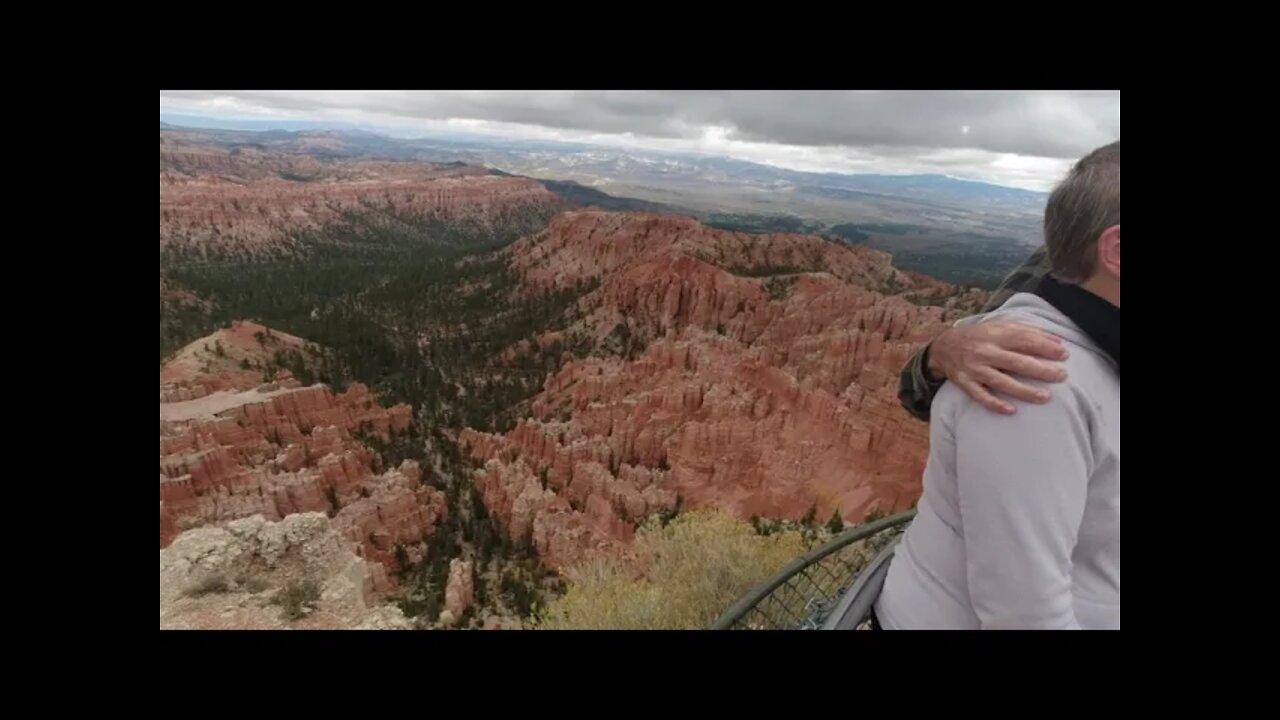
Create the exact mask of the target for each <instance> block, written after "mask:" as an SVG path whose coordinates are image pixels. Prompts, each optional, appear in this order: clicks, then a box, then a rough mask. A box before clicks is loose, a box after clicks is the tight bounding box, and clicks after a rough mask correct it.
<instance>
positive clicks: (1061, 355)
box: [994, 324, 1067, 360]
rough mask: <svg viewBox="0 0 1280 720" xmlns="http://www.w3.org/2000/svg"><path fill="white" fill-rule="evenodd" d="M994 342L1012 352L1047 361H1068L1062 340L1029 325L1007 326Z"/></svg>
mask: <svg viewBox="0 0 1280 720" xmlns="http://www.w3.org/2000/svg"><path fill="white" fill-rule="evenodd" d="M994 341H995V343H996V344H997V345H999V346H1000V347H1001V348H1003V349H1005V350H1009V351H1011V352H1016V353H1022V354H1024V355H1034V356H1036V357H1041V358H1044V359H1046V360H1066V359H1067V349H1066V348H1065V347H1064V346H1063V344H1062V339H1061V338H1059V337H1057V336H1056V335H1051V334H1050V333H1047V332H1044V331H1043V330H1038V329H1036V328H1033V327H1030V326H1028V325H1018V324H1008V325H1005V326H1004V327H1003V328H1001V332H1000V334H999V335H997V336H996V337H995V338H994Z"/></svg>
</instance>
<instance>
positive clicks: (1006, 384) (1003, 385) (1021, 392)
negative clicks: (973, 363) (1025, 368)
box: [975, 368, 1049, 404]
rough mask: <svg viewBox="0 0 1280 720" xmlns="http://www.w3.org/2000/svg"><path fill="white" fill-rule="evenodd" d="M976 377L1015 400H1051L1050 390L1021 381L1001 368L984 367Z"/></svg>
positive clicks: (1037, 401)
mask: <svg viewBox="0 0 1280 720" xmlns="http://www.w3.org/2000/svg"><path fill="white" fill-rule="evenodd" d="M975 379H976V380H977V381H978V382H980V383H982V384H983V385H985V386H986V387H987V388H988V389H989V390H991V391H994V392H998V393H1003V394H1005V395H1008V396H1009V397H1011V398H1013V399H1015V400H1022V401H1023V402H1030V403H1038V404H1043V403H1047V402H1049V391H1048V390H1045V389H1044V388H1039V387H1035V386H1032V385H1027V384H1026V383H1022V382H1019V381H1017V380H1015V379H1013V378H1011V377H1009V376H1008V375H1005V374H1004V373H1002V372H1000V371H999V370H994V369H992V368H982V369H981V370H980V371H978V372H977V373H975Z"/></svg>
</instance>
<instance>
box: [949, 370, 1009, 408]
mask: <svg viewBox="0 0 1280 720" xmlns="http://www.w3.org/2000/svg"><path fill="white" fill-rule="evenodd" d="M955 384H956V385H957V386H958V387H959V388H960V389H961V390H963V391H964V392H965V394H966V395H968V396H969V397H971V398H973V400H974V402H977V403H978V404H979V405H982V406H983V407H985V408H986V409H988V410H990V411H991V412H996V413H1000V414H1001V415H1012V414H1013V413H1014V409H1013V406H1012V405H1010V404H1009V403H1007V402H1005V401H1003V400H1001V399H1000V398H998V397H996V396H995V395H992V394H991V393H990V392H988V391H987V389H986V388H985V387H983V386H982V384H981V383H979V382H977V381H976V380H974V379H973V378H972V377H970V376H969V375H959V376H958V377H957V378H956V379H955Z"/></svg>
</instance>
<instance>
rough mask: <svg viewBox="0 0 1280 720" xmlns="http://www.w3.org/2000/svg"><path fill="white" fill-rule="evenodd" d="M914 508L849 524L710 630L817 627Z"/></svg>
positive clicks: (751, 594) (754, 592)
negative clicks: (857, 523) (866, 521)
mask: <svg viewBox="0 0 1280 720" xmlns="http://www.w3.org/2000/svg"><path fill="white" fill-rule="evenodd" d="M915 515H916V511H915V510H914V509H912V510H908V511H906V512H902V513H898V514H897V515H892V516H890V517H887V518H882V519H880V520H875V521H872V522H869V523H864V524H862V525H858V526H857V527H855V528H852V529H850V530H848V531H846V532H844V533H841V534H840V535H837V536H836V537H835V538H833V539H832V540H831V541H829V542H827V543H826V544H825V545H823V546H822V547H819V548H817V549H816V550H812V551H810V552H808V553H806V554H804V555H801V556H800V557H798V558H796V559H795V560H793V561H791V563H789V564H788V565H787V566H786V567H784V568H783V569H782V570H781V571H779V572H778V574H776V575H774V576H773V577H772V578H770V579H769V580H767V581H765V582H763V583H761V584H760V585H758V586H756V587H755V588H754V589H752V590H751V591H750V592H748V593H747V594H746V595H744V596H743V597H742V598H741V599H739V600H738V601H737V602H736V603H734V604H733V605H732V606H731V607H730V608H729V609H728V610H726V611H725V612H724V613H723V614H722V615H721V616H720V618H719V619H718V620H716V621H715V623H714V624H713V625H712V626H711V629H712V630H817V629H819V628H821V627H822V625H823V622H824V621H825V620H826V619H827V616H828V615H829V614H830V612H831V610H832V609H833V608H834V607H835V605H836V603H837V602H838V601H839V599H840V596H841V595H842V594H843V593H844V591H845V590H847V589H848V588H849V587H850V586H851V585H853V583H854V582H855V581H856V580H857V577H858V572H859V571H860V570H861V569H862V568H864V567H866V566H867V565H868V564H869V563H871V562H872V560H873V559H874V558H875V557H876V555H877V553H879V552H880V550H881V549H883V548H885V547H887V546H888V545H889V543H891V542H893V540H894V538H896V537H898V536H899V535H900V534H901V533H902V531H903V530H904V529H905V528H906V524H907V523H908V522H910V521H911V518H913V517H915Z"/></svg>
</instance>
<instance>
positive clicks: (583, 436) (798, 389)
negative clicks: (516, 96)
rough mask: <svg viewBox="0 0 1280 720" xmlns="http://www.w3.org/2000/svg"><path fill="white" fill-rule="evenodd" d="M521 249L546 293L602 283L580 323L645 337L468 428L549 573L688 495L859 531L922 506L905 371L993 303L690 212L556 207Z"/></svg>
mask: <svg viewBox="0 0 1280 720" xmlns="http://www.w3.org/2000/svg"><path fill="white" fill-rule="evenodd" d="M509 253H510V259H511V263H512V265H513V266H514V267H516V268H517V269H519V270H520V271H522V272H523V274H524V277H525V279H526V281H527V282H528V283H530V284H531V285H534V286H535V287H537V286H541V287H566V286H571V285H573V284H575V283H578V282H580V281H582V280H586V279H592V278H601V279H602V281H601V284H600V287H599V289H598V290H596V291H595V292H594V293H592V294H591V295H589V296H588V297H587V298H586V299H585V300H584V301H583V303H582V306H583V308H584V309H585V310H586V311H587V316H586V319H585V320H583V321H582V322H580V323H579V324H578V326H577V327H576V328H571V331H572V332H586V333H589V334H594V335H595V336H596V337H597V338H601V339H603V338H605V337H606V336H607V335H608V334H609V333H610V332H612V331H614V328H615V327H617V326H618V325H619V324H622V325H625V329H626V332H627V333H629V334H630V335H633V336H638V337H641V338H645V339H649V340H651V342H650V343H649V346H648V348H647V350H646V351H645V352H644V353H643V354H642V355H641V356H640V357H638V358H637V359H635V360H634V361H625V360H621V359H617V358H611V359H599V358H591V359H586V360H580V361H573V362H569V363H567V364H566V365H564V366H563V367H562V368H561V370H560V371H559V372H558V373H556V374H555V375H554V376H552V377H550V378H549V379H548V380H547V383H546V386H545V388H544V391H543V392H542V393H541V394H540V395H539V396H538V397H537V398H535V400H534V403H533V414H534V417H532V418H529V419H527V420H525V421H524V422H522V423H520V424H519V425H517V427H515V428H514V429H513V430H511V431H510V432H508V433H506V434H505V435H503V436H494V435H489V434H485V433H478V432H472V431H465V432H463V433H462V434H461V436H460V440H461V442H462V443H463V444H464V445H465V446H466V447H467V449H468V452H469V453H470V454H471V456H472V457H473V458H475V459H477V460H479V461H482V462H484V463H485V464H484V467H483V468H482V469H481V470H479V471H477V473H476V484H477V486H478V487H479V488H480V492H481V496H482V498H483V499H484V502H485V503H486V505H487V506H488V507H489V509H490V511H491V513H492V514H493V515H494V517H495V518H497V520H498V522H499V523H500V524H501V525H503V527H504V528H506V529H507V530H508V531H509V532H510V533H511V535H512V537H515V538H521V539H528V540H529V541H531V542H533V544H534V545H535V546H536V547H537V549H538V550H539V552H540V553H541V554H542V556H543V557H544V559H546V560H547V561H548V562H550V563H551V564H553V565H564V564H566V563H569V562H572V561H573V560H574V559H576V558H577V557H579V556H580V555H581V552H582V551H583V550H585V549H587V548H591V547H608V546H617V547H621V546H624V545H625V544H626V543H627V542H628V541H629V540H630V538H631V535H632V532H633V531H634V527H635V524H636V523H637V522H638V521H640V520H642V519H643V518H645V517H647V516H649V515H652V514H654V513H657V512H664V511H669V510H672V509H673V508H674V507H675V506H676V505H677V498H679V501H680V503H681V504H682V506H683V507H685V508H697V507H717V508H722V509H726V510H729V511H732V512H735V513H736V514H738V515H739V516H741V517H743V518H744V519H745V518H748V517H750V516H752V515H760V516H762V517H788V518H792V519H798V518H800V517H801V516H803V515H804V514H805V513H806V512H807V511H808V510H809V508H810V507H814V506H816V507H817V510H818V512H819V514H820V517H822V518H826V517H829V516H830V515H831V513H832V512H833V511H836V512H839V513H840V514H841V515H842V516H843V517H844V518H845V519H846V520H850V521H857V520H859V519H861V518H862V517H863V516H864V515H865V514H866V513H867V512H869V511H870V510H872V509H879V510H882V511H890V510H898V509H903V508H905V507H908V506H910V504H911V503H912V502H914V500H915V499H916V497H918V495H919V492H920V475H921V472H922V470H923V464H924V459H925V457H926V454H927V441H928V435H927V427H926V426H925V425H923V424H921V423H919V422H918V421H915V420H913V419H911V418H910V417H909V416H908V415H907V414H906V413H905V412H904V411H903V410H902V409H901V408H900V406H899V404H898V402H897V399H896V396H895V394H896V383H897V374H898V371H899V369H900V368H901V367H902V365H903V363H904V362H905V361H906V360H907V358H909V357H910V355H911V354H912V353H913V352H914V351H915V350H916V349H917V348H918V347H919V346H920V344H921V343H923V342H925V341H927V340H928V339H930V338H931V337H933V335H935V334H936V333H937V332H939V331H940V330H941V329H942V328H943V327H945V324H946V322H948V321H949V320H951V319H953V318H954V317H956V316H958V315H959V314H961V313H962V312H968V311H971V310H972V309H974V306H975V304H976V303H978V302H980V301H981V300H982V296H981V294H978V293H972V292H968V293H966V292H962V291H960V290H959V289H957V288H951V287H950V286H947V285H945V284H943V283H939V282H937V281H935V280H932V279H929V278H925V277H924V276H915V275H908V274H905V273H901V272H898V271H896V270H894V269H893V268H892V266H891V265H890V263H889V257H888V256H887V255H885V254H884V253H880V252H877V251H874V250H870V249H867V248H860V247H845V246H842V245H837V244H834V243H831V242H827V241H824V240H821V239H818V238H811V237H804V236H798V235H746V234H740V233H730V232H724V231H719V230H712V229H709V228H706V227H703V226H702V225H700V224H698V223H697V222H695V221H693V220H690V219H686V218H669V217H657V216H647V215H628V214H616V213H601V212H574V213H564V214H562V215H560V216H557V218H556V219H555V220H554V221H553V222H552V224H551V227H550V228H549V229H548V230H547V231H546V232H545V233H541V234H539V235H536V236H533V237H529V238H525V239H524V240H521V241H520V242H519V243H517V244H515V245H513V246H512V248H511V249H510V251H509ZM797 269H799V270H803V272H795V270H797ZM729 270H734V271H736V272H738V273H740V274H734V272H730V271H729ZM781 271H786V272H781ZM765 272H772V273H774V275H773V276H769V277H753V276H752V275H755V274H763V273H765ZM910 298H920V299H922V300H923V299H924V298H929V299H931V300H932V301H933V302H937V301H938V298H946V299H945V300H943V301H942V302H944V303H945V306H941V307H939V306H924V305H917V304H914V303H913V302H911V301H910Z"/></svg>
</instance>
